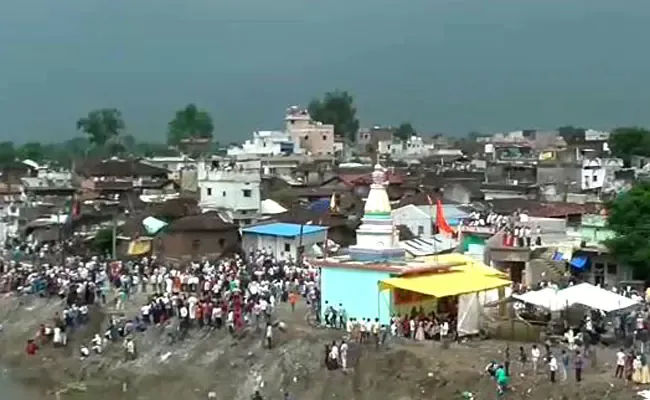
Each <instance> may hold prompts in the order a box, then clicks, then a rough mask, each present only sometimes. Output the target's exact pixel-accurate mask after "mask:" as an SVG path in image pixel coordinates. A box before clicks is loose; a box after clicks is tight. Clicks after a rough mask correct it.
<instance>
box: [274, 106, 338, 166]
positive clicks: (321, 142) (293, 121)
mask: <svg viewBox="0 0 650 400" xmlns="http://www.w3.org/2000/svg"><path fill="white" fill-rule="evenodd" d="M285 122H286V132H287V133H288V134H289V135H290V136H291V138H292V139H293V141H294V142H296V143H297V144H298V145H299V146H300V147H301V148H303V149H305V150H306V151H307V152H309V153H311V154H313V155H329V156H332V155H334V125H330V124H323V123H321V122H318V121H314V120H313V119H312V118H311V116H310V115H309V112H308V111H307V110H305V109H301V108H299V107H297V106H292V107H289V108H288V109H287V113H286V116H285Z"/></svg>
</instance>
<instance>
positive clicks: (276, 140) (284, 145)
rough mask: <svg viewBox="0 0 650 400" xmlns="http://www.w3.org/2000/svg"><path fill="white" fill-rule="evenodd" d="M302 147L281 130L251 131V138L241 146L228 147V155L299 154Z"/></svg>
mask: <svg viewBox="0 0 650 400" xmlns="http://www.w3.org/2000/svg"><path fill="white" fill-rule="evenodd" d="M301 152H302V149H301V148H300V146H299V145H298V143H297V141H296V140H294V139H293V138H292V137H291V134H290V133H287V132H282V131H257V132H253V139H252V140H246V141H245V142H244V143H243V144H242V145H241V146H233V147H230V148H229V149H228V155H229V156H241V155H259V156H262V155H264V156H279V155H291V154H300V153H301Z"/></svg>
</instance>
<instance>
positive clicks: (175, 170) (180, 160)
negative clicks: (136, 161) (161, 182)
mask: <svg viewBox="0 0 650 400" xmlns="http://www.w3.org/2000/svg"><path fill="white" fill-rule="evenodd" d="M142 162H143V163H145V164H149V165H153V166H154V167H158V168H163V169H166V170H168V171H169V178H170V179H180V177H181V171H182V170H183V169H185V168H188V167H193V166H194V165H195V163H196V161H195V160H194V159H193V158H190V157H188V156H185V155H181V156H173V157H149V158H145V159H143V160H142Z"/></svg>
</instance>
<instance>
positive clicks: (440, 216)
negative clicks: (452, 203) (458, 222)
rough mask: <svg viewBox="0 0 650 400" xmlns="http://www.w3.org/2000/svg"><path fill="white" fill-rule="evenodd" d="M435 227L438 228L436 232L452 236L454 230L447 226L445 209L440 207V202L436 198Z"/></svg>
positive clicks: (454, 232)
mask: <svg viewBox="0 0 650 400" xmlns="http://www.w3.org/2000/svg"><path fill="white" fill-rule="evenodd" d="M436 228H438V233H442V234H443V235H447V236H454V235H455V234H456V231H455V230H454V229H453V228H452V227H451V226H449V223H447V220H446V219H445V211H444V209H443V208H442V202H441V201H440V200H438V201H437V202H436Z"/></svg>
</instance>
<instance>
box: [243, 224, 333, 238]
mask: <svg viewBox="0 0 650 400" xmlns="http://www.w3.org/2000/svg"><path fill="white" fill-rule="evenodd" d="M301 230H302V234H303V235H309V234H310V233H316V232H322V231H324V230H327V227H326V226H320V225H300V224H288V223H284V222H276V223H273V224H265V225H255V226H250V227H248V228H244V229H242V232H243V233H253V234H257V235H268V236H282V237H296V236H299V235H300V231H301Z"/></svg>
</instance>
